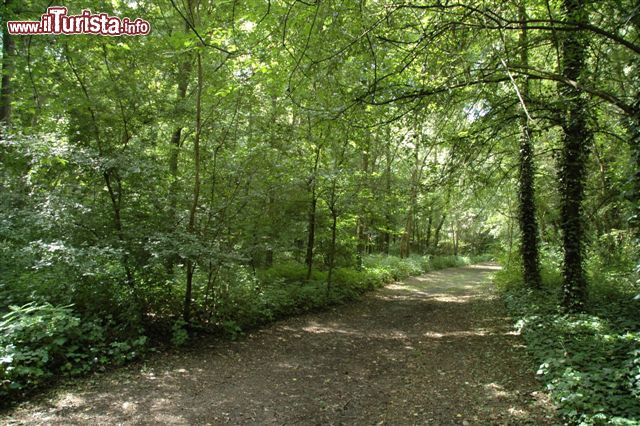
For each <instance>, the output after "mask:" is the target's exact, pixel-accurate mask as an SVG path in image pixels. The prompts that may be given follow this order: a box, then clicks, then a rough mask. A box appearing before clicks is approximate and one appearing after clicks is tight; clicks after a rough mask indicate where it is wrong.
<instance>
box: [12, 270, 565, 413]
mask: <svg viewBox="0 0 640 426" xmlns="http://www.w3.org/2000/svg"><path fill="white" fill-rule="evenodd" d="M495 269H496V266H494V265H491V264H484V265H476V266H471V267H466V268H452V269H447V270H443V271H438V272H431V273H429V274H427V275H423V276H421V277H416V278H410V279H408V280H405V281H404V282H402V283H395V284H392V285H389V286H387V287H386V288H384V289H381V290H379V291H377V292H375V293H371V294H369V295H367V296H365V297H364V298H363V300H362V301H360V302H357V303H354V304H351V305H347V306H342V307H338V308H336V309H333V310H329V311H327V312H323V313H319V314H309V315H304V316H300V317H296V318H292V319H289V320H285V321H281V322H278V323H275V324H273V325H272V326H269V327H267V328H265V329H262V330H260V331H257V332H255V333H253V334H251V335H249V336H247V337H246V338H244V339H242V340H241V341H238V342H215V343H211V344H208V345H205V347H204V348H200V349H199V350H197V351H192V352H187V353H182V354H175V355H169V356H158V357H156V358H155V359H152V360H149V361H148V362H147V363H146V364H145V365H144V367H141V366H140V365H137V366H132V367H129V368H126V369H121V370H118V371H115V372H113V373H109V374H105V375H101V376H97V378H95V377H93V378H88V379H86V380H83V381H82V382H81V383H78V384H77V385H75V386H73V387H71V386H70V387H68V388H67V389H61V390H59V391H57V392H55V393H54V394H52V396H49V397H46V398H43V399H41V400H40V401H38V402H34V403H29V404H25V405H24V406H22V407H19V408H18V409H16V410H14V411H13V412H12V413H9V414H8V415H5V417H4V418H3V419H1V420H0V423H2V424H94V425H95V424H104V425H107V424H108V425H112V424H149V425H152V424H153V425H156V424H189V425H204V424H212V425H218V424H242V425H249V424H253V425H271V424H274V425H316V424H323V425H325V424H326V425H376V424H389V425H412V424H420V425H423V424H433V425H505V424H509V425H526V424H531V425H544V424H552V423H553V414H552V410H551V407H550V404H549V403H548V401H547V400H546V398H545V396H544V394H543V393H541V392H537V390H538V389H539V388H540V385H539V383H537V382H536V381H535V379H534V377H533V374H532V373H531V372H530V371H529V370H528V367H529V365H528V362H527V360H526V359H525V354H524V348H523V346H522V341H521V339H520V337H519V336H517V335H515V334H514V333H513V332H512V328H511V326H510V321H509V319H508V318H507V317H506V314H505V312H504V309H503V307H502V305H501V303H500V301H499V300H497V299H496V297H495V295H494V294H493V293H492V291H491V288H490V286H489V285H487V282H488V277H489V275H490V273H492V272H494V271H495Z"/></svg>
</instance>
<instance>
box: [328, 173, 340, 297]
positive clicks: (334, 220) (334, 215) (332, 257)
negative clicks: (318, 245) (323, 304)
mask: <svg viewBox="0 0 640 426" xmlns="http://www.w3.org/2000/svg"><path fill="white" fill-rule="evenodd" d="M329 211H330V212H331V247H330V248H329V273H328V275H327V296H328V295H329V293H330V292H331V283H332V279H333V268H334V267H335V264H336V228H337V224H338V212H337V210H336V182H335V180H334V182H333V183H332V185H331V200H330V202H329Z"/></svg>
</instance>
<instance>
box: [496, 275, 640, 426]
mask: <svg viewBox="0 0 640 426" xmlns="http://www.w3.org/2000/svg"><path fill="white" fill-rule="evenodd" d="M593 275H594V274H592V276H593ZM595 276H598V277H599V278H600V279H599V280H592V284H591V286H590V291H591V303H590V305H589V309H588V311H587V312H586V313H583V314H566V313H564V312H562V310H561V309H560V308H559V307H558V305H559V303H558V302H559V294H560V283H561V282H562V281H561V277H560V274H559V272H558V271H557V270H554V268H551V267H548V266H546V267H544V268H543V288H542V289H541V290H539V291H532V290H529V289H526V288H524V287H523V286H522V278H521V274H520V272H519V271H518V270H517V269H515V268H511V269H506V270H504V271H501V272H500V273H498V274H497V275H496V278H495V279H496V284H497V285H498V287H499V288H500V289H501V290H502V292H503V295H504V298H505V300H506V302H507V306H508V308H509V310H510V311H511V313H512V314H513V315H514V316H515V317H516V318H518V322H517V327H518V328H519V330H520V331H521V333H522V334H523V336H524V338H525V340H526V342H527V347H528V349H529V351H530V353H531V354H532V355H533V358H534V359H535V361H536V362H537V364H538V365H539V367H538V375H539V376H540V378H541V379H542V380H543V381H544V383H545V384H546V387H547V389H548V390H549V393H550V395H551V397H552V399H553V401H554V402H555V403H556V404H557V406H558V410H559V413H560V414H561V415H563V416H564V418H565V420H566V421H567V422H568V423H570V424H580V425H604V424H616V425H632V424H636V425H637V424H640V392H639V389H640V388H639V384H640V368H639V366H640V332H639V330H640V320H639V319H638V317H637V309H638V304H637V302H634V301H633V293H634V292H633V290H632V288H631V287H630V286H629V284H628V283H624V282H621V281H616V282H614V281H611V280H610V279H606V278H605V277H604V276H602V275H601V274H595ZM605 289H606V290H605ZM630 305H635V308H634V309H635V310H634V309H632V306H630Z"/></svg>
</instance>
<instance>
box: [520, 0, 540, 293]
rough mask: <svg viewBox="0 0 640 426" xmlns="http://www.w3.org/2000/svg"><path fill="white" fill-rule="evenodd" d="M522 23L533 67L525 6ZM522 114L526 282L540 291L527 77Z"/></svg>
mask: <svg viewBox="0 0 640 426" xmlns="http://www.w3.org/2000/svg"><path fill="white" fill-rule="evenodd" d="M520 20H521V21H522V22H524V24H523V27H522V32H521V33H520V61H521V62H522V65H523V66H525V67H527V66H528V65H529V52H528V46H527V24H526V22H527V14H526V10H525V5H524V3H523V2H522V3H520ZM520 90H521V96H520V101H521V111H520V131H521V135H520V179H519V188H518V189H519V194H518V195H519V201H520V205H519V210H520V212H519V213H520V215H519V219H520V221H519V222H520V235H521V252H522V266H523V271H524V281H525V283H526V284H527V285H528V286H529V287H531V288H539V287H540V266H539V261H538V223H537V221H536V205H535V184H534V176H535V168H534V164H533V143H532V140H531V133H530V129H529V114H528V112H527V109H526V108H527V107H526V102H527V101H528V100H529V78H528V77H525V78H524V81H523V83H522V87H521V89H520Z"/></svg>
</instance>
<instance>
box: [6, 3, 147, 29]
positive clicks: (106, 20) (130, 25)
mask: <svg viewBox="0 0 640 426" xmlns="http://www.w3.org/2000/svg"><path fill="white" fill-rule="evenodd" d="M7 30H8V31H9V34H15V35H31V34H67V35H70V34H94V35H103V36H120V35H132V36H133V35H146V34H149V33H150V32H151V25H150V24H149V23H148V22H147V21H145V20H144V19H140V18H137V19H129V18H119V17H117V16H109V15H108V14H106V13H98V14H93V13H91V11H90V10H89V9H85V10H83V11H82V14H80V15H72V16H68V15H67V8H66V7H64V6H54V7H49V8H48V9H47V13H45V14H43V15H42V17H40V20H39V21H7Z"/></svg>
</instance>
